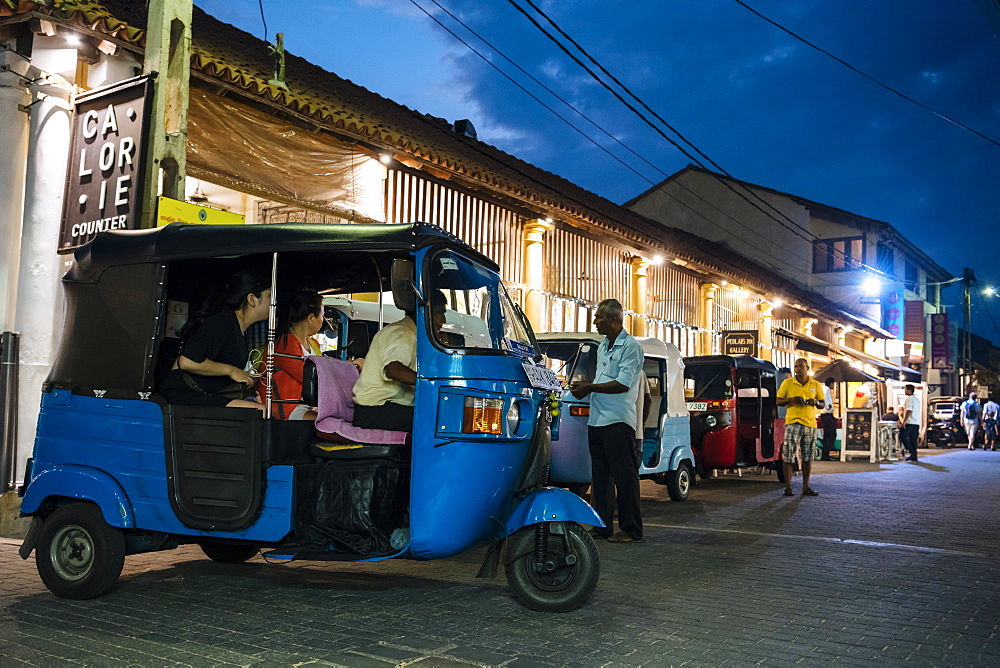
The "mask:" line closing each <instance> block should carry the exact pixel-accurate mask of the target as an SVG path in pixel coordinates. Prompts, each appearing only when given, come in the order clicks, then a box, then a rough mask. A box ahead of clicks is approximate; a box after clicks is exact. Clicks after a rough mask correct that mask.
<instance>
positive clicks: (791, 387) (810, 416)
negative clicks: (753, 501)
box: [777, 357, 825, 496]
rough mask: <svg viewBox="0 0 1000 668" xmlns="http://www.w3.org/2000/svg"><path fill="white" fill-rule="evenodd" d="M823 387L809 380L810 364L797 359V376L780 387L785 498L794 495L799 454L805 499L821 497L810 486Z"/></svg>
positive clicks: (779, 399)
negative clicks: (794, 471)
mask: <svg viewBox="0 0 1000 668" xmlns="http://www.w3.org/2000/svg"><path fill="white" fill-rule="evenodd" d="M822 397H823V386H822V385H820V384H819V383H818V382H817V381H816V380H814V379H813V378H810V377H809V362H808V360H806V359H804V358H802V357H800V358H799V359H797V360H795V375H794V376H792V377H791V378H789V379H788V380H786V381H784V382H783V383H781V387H779V388H778V401H777V404H778V405H779V406H787V407H788V412H787V413H786V414H785V440H784V442H783V444H782V458H783V459H784V463H783V466H784V468H785V491H784V495H785V496H792V495H793V492H792V460H793V459H795V451H796V450H798V451H799V457H800V461H801V462H802V496H819V492H817V491H816V490H814V489H813V488H812V487H810V486H809V474H810V473H811V472H812V460H813V453H814V452H815V450H816V409H817V408H823V406H824V405H825V404H824V403H823V399H822Z"/></svg>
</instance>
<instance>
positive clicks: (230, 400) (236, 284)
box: [160, 271, 271, 410]
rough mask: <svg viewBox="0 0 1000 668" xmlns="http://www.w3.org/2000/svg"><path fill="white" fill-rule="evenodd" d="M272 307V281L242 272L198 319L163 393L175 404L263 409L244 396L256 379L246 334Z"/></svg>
mask: <svg viewBox="0 0 1000 668" xmlns="http://www.w3.org/2000/svg"><path fill="white" fill-rule="evenodd" d="M270 306H271V287H270V285H268V283H267V282H266V281H263V280H260V279H258V278H257V277H255V276H253V275H252V274H250V273H248V272H245V271H239V272H236V273H235V274H234V275H233V277H232V278H231V279H229V282H228V283H226V286H225V288H224V290H223V292H222V293H221V295H219V296H218V297H217V298H216V299H215V300H214V303H213V304H211V305H209V306H208V307H207V308H206V309H205V311H204V312H205V313H208V314H210V315H208V317H206V318H205V319H204V320H203V321H202V322H201V323H200V324H197V323H194V324H193V329H194V331H193V332H192V333H191V334H190V336H188V337H187V338H186V340H185V341H184V345H183V347H182V348H181V354H180V356H179V357H178V358H177V361H176V362H174V366H173V369H171V371H170V373H169V374H168V375H167V377H166V378H165V379H164V381H163V383H162V384H161V385H160V394H162V395H163V397H164V398H165V399H166V400H167V401H168V402H169V403H172V404H187V405H196V406H219V407H221V406H228V407H231V408H256V409H259V410H263V406H261V404H259V403H257V402H255V401H246V400H245V399H243V397H245V396H248V395H250V394H251V391H250V388H251V386H252V385H253V383H254V379H253V377H252V376H251V375H250V374H249V373H248V371H247V370H246V366H247V359H248V358H249V357H250V350H249V347H248V346H247V341H246V337H245V336H244V334H245V333H246V330H247V327H249V326H250V325H252V324H253V323H255V322H259V321H261V320H264V319H265V318H267V313H268V309H269V308H270ZM182 338H184V337H182ZM241 385H242V386H243V387H242V391H241V388H240V386H241ZM234 390H235V392H234ZM237 395H238V396H239V398H234V397H236V396H237Z"/></svg>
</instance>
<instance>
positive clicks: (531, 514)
mask: <svg viewBox="0 0 1000 668" xmlns="http://www.w3.org/2000/svg"><path fill="white" fill-rule="evenodd" d="M540 522H579V523H580V524H593V525H594V526H599V527H603V526H604V522H603V521H602V520H601V518H600V516H599V515H598V514H597V512H596V511H595V510H594V509H593V508H591V507H590V506H589V505H588V504H587V502H586V501H584V500H583V499H581V498H580V497H579V496H577V495H576V494H573V493H572V492H570V491H567V490H565V489H560V488H558V487H545V488H542V489H539V490H535V491H534V492H532V493H531V494H529V495H528V496H527V497H526V498H524V499H523V500H522V501H521V502H520V503H519V504H518V506H517V508H515V509H514V512H513V513H511V515H510V517H508V518H507V522H506V525H505V526H506V530H507V535H508V536H509V535H510V534H512V533H514V532H515V531H517V530H518V529H520V528H522V527H526V526H529V525H532V524H538V523H540Z"/></svg>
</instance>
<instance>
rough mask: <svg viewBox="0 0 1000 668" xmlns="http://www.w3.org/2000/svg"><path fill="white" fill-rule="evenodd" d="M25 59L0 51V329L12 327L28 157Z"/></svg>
mask: <svg viewBox="0 0 1000 668" xmlns="http://www.w3.org/2000/svg"><path fill="white" fill-rule="evenodd" d="M27 70H28V62H27V61H26V60H25V59H24V58H23V57H22V56H20V55H18V54H16V53H14V52H13V51H0V119H3V122H0V160H2V161H3V168H2V169H0V331H3V332H8V331H13V330H14V309H15V307H16V303H17V272H18V263H19V261H20V248H21V214H22V212H23V206H24V163H25V161H26V160H27V158H28V114H27V113H26V112H24V111H22V107H26V106H27V105H28V103H29V102H31V96H30V95H29V94H28V90H27V89H26V88H25V87H24V78H23V77H24V75H25V74H26V73H27Z"/></svg>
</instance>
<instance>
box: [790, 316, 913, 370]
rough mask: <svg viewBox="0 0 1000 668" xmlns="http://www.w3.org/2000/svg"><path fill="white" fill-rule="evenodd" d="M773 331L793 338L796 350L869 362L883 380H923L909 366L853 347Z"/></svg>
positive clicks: (802, 335)
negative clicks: (900, 364) (834, 354)
mask: <svg viewBox="0 0 1000 668" xmlns="http://www.w3.org/2000/svg"><path fill="white" fill-rule="evenodd" d="M774 332H775V333H776V334H781V335H782V336H787V337H790V338H793V339H795V348H796V350H802V351H805V352H809V353H814V354H816V355H825V356H827V357H829V356H830V354H831V353H836V354H840V355H844V356H846V357H850V358H853V359H856V360H858V361H859V362H863V363H865V364H870V365H872V366H873V367H875V368H876V369H878V375H879V377H881V378H884V379H885V380H902V381H906V382H909V383H919V382H920V381H922V380H923V374H922V373H920V372H919V371H914V370H913V369H911V368H909V367H905V366H899V365H896V364H893V363H892V362H890V361H888V360H884V359H881V358H879V357H875V356H873V355H869V354H868V353H863V352H861V351H860V350H855V349H854V348H845V347H843V346H838V345H834V344H832V343H827V342H826V341H823V340H821V339H817V338H816V337H813V336H809V335H807V334H799V333H798V332H793V331H791V330H788V329H785V328H783V327H776V328H775V329H774Z"/></svg>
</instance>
